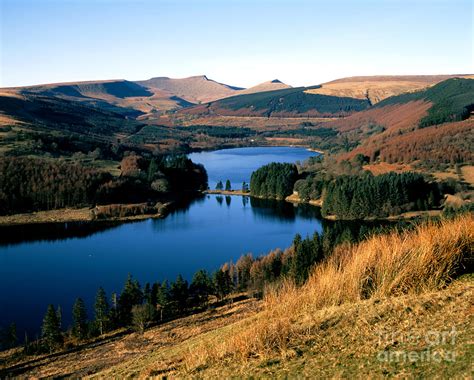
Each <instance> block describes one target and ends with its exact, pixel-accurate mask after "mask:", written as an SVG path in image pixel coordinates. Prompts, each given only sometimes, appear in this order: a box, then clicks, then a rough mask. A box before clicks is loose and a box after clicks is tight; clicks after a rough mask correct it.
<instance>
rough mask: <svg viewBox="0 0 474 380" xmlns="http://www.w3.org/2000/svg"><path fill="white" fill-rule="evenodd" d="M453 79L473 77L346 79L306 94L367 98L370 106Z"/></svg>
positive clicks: (467, 75) (329, 83) (370, 77)
mask: <svg viewBox="0 0 474 380" xmlns="http://www.w3.org/2000/svg"><path fill="white" fill-rule="evenodd" d="M454 77H461V78H474V75H470V74H461V75H384V76H381V75H378V76H358V77H348V78H341V79H336V80H333V81H331V82H327V83H323V84H322V85H321V87H320V88H314V89H310V90H307V92H308V93H311V94H324V95H334V96H348V97H351V98H358V99H366V98H367V99H369V100H370V101H371V103H372V104H375V103H378V102H380V101H381V100H383V99H386V98H388V97H390V96H395V95H400V94H402V93H404V92H412V91H416V90H421V89H424V88H426V87H429V86H432V85H435V84H437V83H439V82H442V81H444V80H447V79H450V78H454Z"/></svg>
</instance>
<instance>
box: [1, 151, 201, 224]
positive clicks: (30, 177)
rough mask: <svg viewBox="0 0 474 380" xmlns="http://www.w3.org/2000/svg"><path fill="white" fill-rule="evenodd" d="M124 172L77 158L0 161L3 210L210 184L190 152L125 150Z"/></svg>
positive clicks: (137, 198) (133, 198) (134, 198)
mask: <svg viewBox="0 0 474 380" xmlns="http://www.w3.org/2000/svg"><path fill="white" fill-rule="evenodd" d="M120 168H121V175H120V176H119V177H113V176H112V175H111V174H109V173H105V172H102V171H99V170H97V169H92V168H87V167H84V166H82V165H80V164H78V163H71V162H67V161H63V160H49V159H41V158H26V157H4V158H3V159H2V160H0V215H5V214H13V213H18V212H31V211H39V210H53V209H58V208H64V207H84V206H92V205H95V204H109V203H120V202H143V201H148V200H153V199H156V197H159V196H160V195H163V194H166V193H169V192H184V191H195V190H203V189H205V188H207V173H206V170H205V169H204V167H203V166H202V165H198V164H194V163H193V162H192V161H191V160H190V159H188V158H187V157H186V156H183V155H178V156H161V157H155V158H153V159H146V158H143V157H141V156H139V155H137V154H135V153H130V154H128V155H125V156H124V158H123V159H122V161H121V164H120Z"/></svg>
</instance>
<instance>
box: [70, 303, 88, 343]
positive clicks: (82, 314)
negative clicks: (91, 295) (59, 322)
mask: <svg viewBox="0 0 474 380" xmlns="http://www.w3.org/2000/svg"><path fill="white" fill-rule="evenodd" d="M72 334H73V336H75V337H76V338H79V339H84V338H86V337H87V311H86V305H85V303H84V300H83V299H82V298H77V299H76V302H74V305H73V307H72Z"/></svg>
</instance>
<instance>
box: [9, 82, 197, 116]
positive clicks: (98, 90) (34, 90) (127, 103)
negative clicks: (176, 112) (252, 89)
mask: <svg viewBox="0 0 474 380" xmlns="http://www.w3.org/2000/svg"><path fill="white" fill-rule="evenodd" d="M6 91H8V92H10V93H18V94H37V95H43V96H49V97H55V98H61V99H66V100H71V101H77V102H81V103H85V104H86V105H90V106H95V107H98V108H102V109H106V110H112V111H115V112H120V113H122V114H126V115H131V116H134V117H136V116H139V115H141V114H144V113H150V112H157V111H166V110H170V109H175V108H181V107H187V106H190V105H192V104H191V103H189V102H187V101H185V100H184V99H181V98H179V97H177V96H175V95H174V94H170V93H168V92H165V91H162V90H159V89H148V88H146V87H143V86H141V85H139V84H137V83H135V82H130V81H127V80H110V81H89V82H71V83H53V84H45V85H38V86H29V87H17V88H8V89H6Z"/></svg>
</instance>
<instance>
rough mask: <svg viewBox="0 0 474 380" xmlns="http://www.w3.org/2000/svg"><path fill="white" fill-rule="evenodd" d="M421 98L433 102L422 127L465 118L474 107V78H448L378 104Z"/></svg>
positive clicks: (420, 123)
mask: <svg viewBox="0 0 474 380" xmlns="http://www.w3.org/2000/svg"><path fill="white" fill-rule="evenodd" d="M419 100H423V101H429V102H431V103H432V106H431V108H430V109H429V110H428V115H426V116H425V117H424V118H422V119H421V120H420V122H419V127H420V128H425V127H429V126H431V125H437V124H441V123H446V122H452V121H460V120H464V119H466V118H468V117H469V115H470V112H471V111H472V110H473V107H474V79H463V78H453V79H448V80H446V81H444V82H441V83H438V84H436V85H434V86H433V87H430V88H428V89H426V90H422V91H417V92H413V93H406V94H402V95H398V96H393V97H391V98H388V99H385V100H383V101H382V102H380V103H379V104H378V105H377V106H378V107H384V106H386V105H390V104H403V103H408V102H411V101H419Z"/></svg>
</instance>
